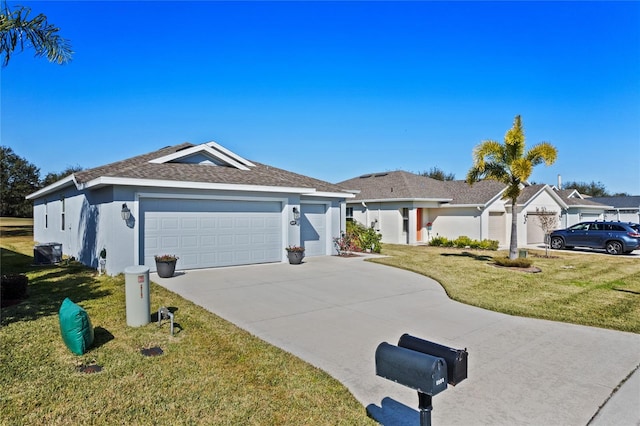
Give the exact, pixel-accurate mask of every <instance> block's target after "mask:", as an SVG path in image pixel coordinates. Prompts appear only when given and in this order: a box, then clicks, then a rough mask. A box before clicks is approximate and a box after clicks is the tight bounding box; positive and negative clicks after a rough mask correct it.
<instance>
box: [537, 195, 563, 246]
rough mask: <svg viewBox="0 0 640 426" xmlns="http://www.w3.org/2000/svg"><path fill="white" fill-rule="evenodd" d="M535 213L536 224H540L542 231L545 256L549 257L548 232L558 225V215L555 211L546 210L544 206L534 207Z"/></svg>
mask: <svg viewBox="0 0 640 426" xmlns="http://www.w3.org/2000/svg"><path fill="white" fill-rule="evenodd" d="M536 213H537V215H536V220H537V221H538V226H540V228H542V232H544V249H545V256H546V257H549V234H551V231H553V230H554V229H556V228H557V227H558V216H557V214H556V212H549V211H547V208H546V207H540V208H538V207H536Z"/></svg>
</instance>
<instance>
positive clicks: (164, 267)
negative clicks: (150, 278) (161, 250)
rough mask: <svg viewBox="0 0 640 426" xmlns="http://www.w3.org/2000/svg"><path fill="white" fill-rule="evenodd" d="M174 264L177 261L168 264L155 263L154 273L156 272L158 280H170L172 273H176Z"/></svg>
mask: <svg viewBox="0 0 640 426" xmlns="http://www.w3.org/2000/svg"><path fill="white" fill-rule="evenodd" d="M176 262H177V260H172V261H169V262H158V261H156V271H157V272H158V276H159V277H160V278H171V277H172V276H173V273H174V272H175V271H176Z"/></svg>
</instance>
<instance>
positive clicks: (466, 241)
mask: <svg viewBox="0 0 640 426" xmlns="http://www.w3.org/2000/svg"><path fill="white" fill-rule="evenodd" d="M453 245H454V246H455V247H458V248H466V247H470V248H475V247H472V246H473V245H474V240H472V239H471V238H469V237H467V236H466V235H461V236H459V237H458V238H456V239H455V240H453ZM475 245H476V246H477V244H475Z"/></svg>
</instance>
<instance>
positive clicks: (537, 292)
mask: <svg viewBox="0 0 640 426" xmlns="http://www.w3.org/2000/svg"><path fill="white" fill-rule="evenodd" d="M382 254H384V255H388V256H390V257H384V258H378V259H374V260H372V261H374V262H377V263H382V264H385V265H390V266H395V267H399V268H403V269H407V270H410V271H414V272H417V273H419V274H423V275H426V276H428V277H431V278H433V279H435V280H436V281H438V282H439V283H440V284H441V285H442V286H443V287H444V289H445V291H446V292H447V294H448V295H449V297H451V298H452V299H454V300H457V301H460V302H463V303H467V304H469V305H474V306H478V307H481V308H485V309H490V310H493V311H498V312H504V313H506V314H511V315H520V316H525V317H534V318H543V319H548V320H553V321H562V322H569V323H574V324H584V325H591V326H596V327H603V328H611V329H615V330H622V331H631V332H634V333H640V259H638V258H635V259H634V258H624V257H619V256H611V255H604V254H597V255H596V254H584V253H582V254H580V253H575V252H553V253H551V255H552V256H553V257H552V258H545V257H543V256H544V254H545V253H544V250H540V251H535V250H530V251H529V257H530V258H531V257H533V261H534V262H533V265H534V266H537V267H538V268H540V269H541V270H542V272H540V273H527V272H520V271H517V270H513V269H510V268H498V267H495V266H494V265H492V262H491V259H492V257H493V256H502V257H504V256H507V253H506V252H504V251H501V252H500V251H499V252H495V251H481V250H469V249H467V250H464V249H452V248H441V247H429V246H406V245H392V244H385V245H383V250H382Z"/></svg>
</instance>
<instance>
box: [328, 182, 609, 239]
mask: <svg viewBox="0 0 640 426" xmlns="http://www.w3.org/2000/svg"><path fill="white" fill-rule="evenodd" d="M338 185H340V186H341V187H343V188H345V189H350V190H353V192H354V194H355V197H354V198H351V199H348V200H347V201H346V203H347V212H346V213H347V220H355V221H358V222H359V223H362V224H364V225H366V226H372V227H373V228H374V229H376V230H377V231H378V232H380V233H381V234H382V242H384V243H392V244H419V243H426V242H428V241H430V240H431V239H432V238H433V237H435V236H443V237H446V238H449V239H455V238H458V237H460V236H463V235H464V236H467V237H469V238H472V239H477V240H483V239H490V240H497V241H498V242H499V244H500V246H502V247H506V246H508V244H509V237H510V232H511V215H512V211H511V203H510V201H509V200H505V199H503V198H502V196H503V193H504V191H505V189H506V186H505V185H504V184H502V183H500V182H497V181H494V180H484V181H480V182H477V183H475V184H474V185H469V184H467V183H466V182H464V181H460V180H458V181H438V180H435V179H431V178H429V177H425V176H420V175H416V174H413V173H409V172H405V171H393V172H382V173H371V174H365V175H362V176H358V177H356V178H353V179H349V180H346V181H343V182H339V183H338ZM562 195H563V196H564V197H565V198H564V199H563V197H562V196H561V195H560V194H558V192H557V191H555V190H554V188H552V187H551V186H549V185H545V184H538V185H526V186H523V188H522V193H521V194H520V197H519V198H518V205H517V211H516V212H515V214H517V215H518V218H517V220H518V225H519V226H518V242H519V243H520V244H523V245H525V244H536V243H542V242H544V232H543V230H542V227H541V226H540V224H539V221H538V220H536V216H537V215H540V214H541V212H543V211H545V212H546V213H547V214H549V213H550V214H554V215H556V216H557V217H558V219H559V220H558V226H559V227H565V226H569V225H572V224H574V223H577V222H579V221H580V220H578V219H580V218H586V217H587V215H589V214H591V215H596V214H599V215H602V214H603V212H604V210H605V208H606V206H603V205H601V204H598V203H592V202H589V201H588V200H584V199H583V198H581V197H579V198H574V197H576V196H579V194H568V193H567V194H562Z"/></svg>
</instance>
